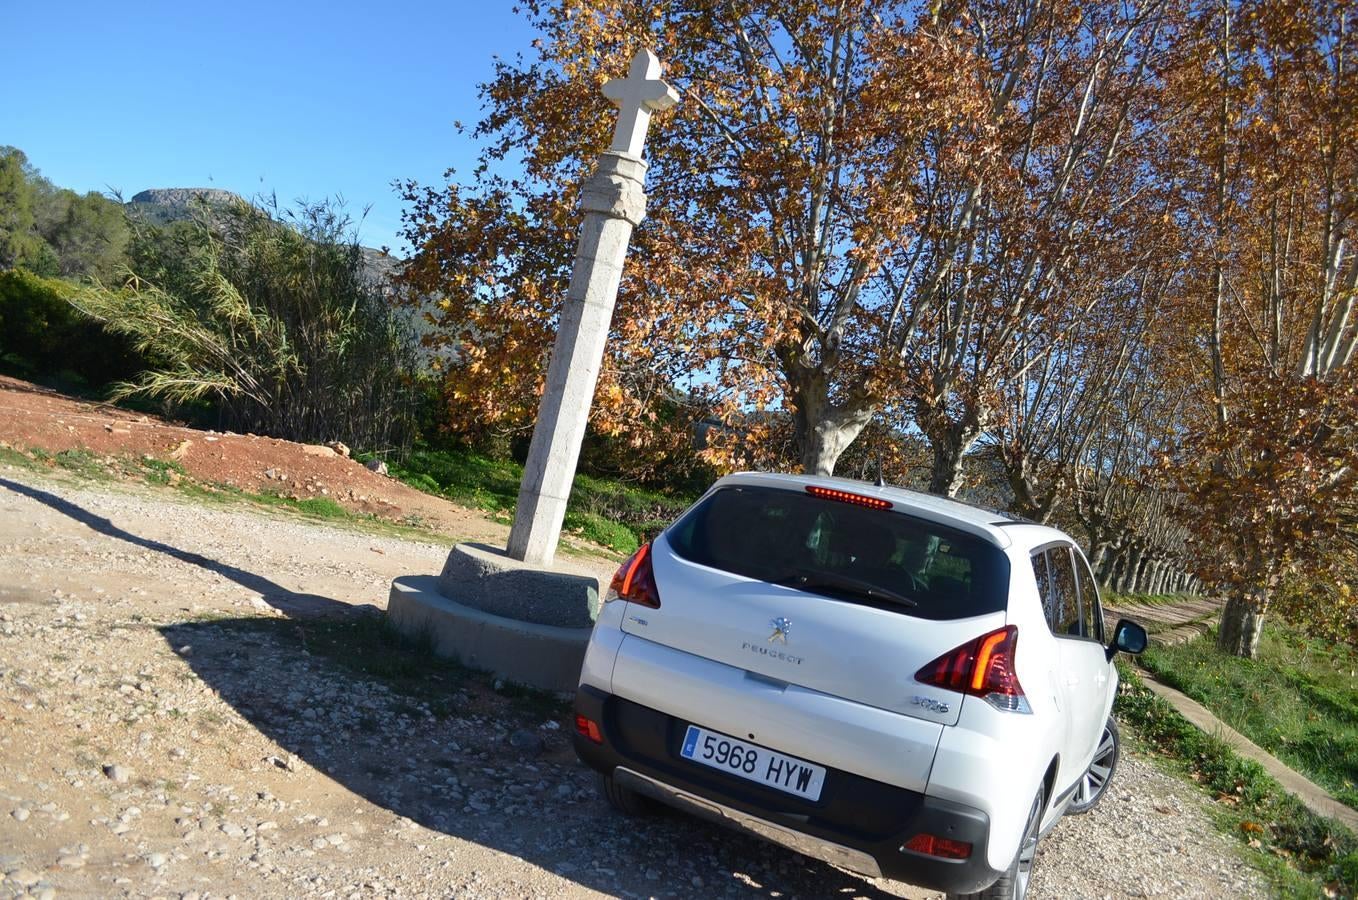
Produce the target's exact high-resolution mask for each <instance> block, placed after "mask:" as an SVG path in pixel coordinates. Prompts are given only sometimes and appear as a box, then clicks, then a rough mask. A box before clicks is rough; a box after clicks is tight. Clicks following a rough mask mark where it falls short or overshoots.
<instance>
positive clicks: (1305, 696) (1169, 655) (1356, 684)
mask: <svg viewBox="0 0 1358 900" xmlns="http://www.w3.org/2000/svg"><path fill="white" fill-rule="evenodd" d="M1142 663H1143V665H1145V666H1146V668H1147V669H1149V670H1150V671H1151V672H1153V673H1155V676H1156V677H1157V678H1159V679H1160V680H1161V681H1163V682H1165V683H1166V684H1170V685H1173V686H1174V687H1176V688H1178V689H1179V690H1181V691H1183V692H1184V693H1185V694H1187V695H1188V696H1190V697H1192V698H1193V699H1194V700H1197V701H1198V702H1199V703H1201V704H1202V705H1203V706H1206V707H1207V708H1208V709H1210V710H1212V712H1214V713H1215V714H1216V715H1217V716H1218V717H1220V718H1221V719H1222V721H1224V722H1226V723H1227V724H1228V725H1230V726H1231V727H1232V728H1234V729H1235V730H1236V731H1239V732H1240V733H1241V734H1243V735H1245V736H1246V737H1248V738H1249V739H1250V740H1252V741H1254V742H1255V743H1256V744H1258V745H1259V746H1261V747H1263V748H1264V749H1265V750H1267V751H1268V752H1269V753H1271V754H1273V755H1274V756H1276V757H1278V758H1279V759H1281V760H1282V761H1283V762H1285V763H1287V764H1288V765H1289V766H1291V767H1292V768H1294V769H1296V770H1297V771H1299V772H1301V773H1303V774H1304V775H1306V776H1307V777H1308V778H1310V779H1311V780H1312V781H1314V782H1316V783H1317V784H1320V785H1323V786H1324V787H1325V789H1326V790H1328V791H1329V792H1330V793H1331V794H1333V795H1334V796H1335V797H1336V798H1337V799H1338V800H1339V801H1340V802H1342V803H1345V804H1347V805H1348V806H1351V807H1354V808H1355V809H1358V651H1355V649H1354V648H1353V647H1350V646H1347V645H1344V644H1333V643H1330V642H1327V641H1319V640H1314V639H1311V638H1307V637H1306V636H1305V635H1303V634H1301V633H1300V632H1297V631H1293V630H1291V629H1288V628H1285V627H1283V626H1280V625H1276V624H1272V623H1269V624H1267V625H1266V626H1265V628H1264V633H1263V636H1262V637H1261V639H1260V641H1259V652H1258V655H1257V656H1256V658H1255V659H1242V658H1240V657H1237V656H1228V655H1226V654H1224V653H1218V652H1217V650H1216V649H1215V646H1214V637H1213V636H1212V635H1209V636H1208V637H1207V638H1202V639H1199V640H1196V641H1192V642H1190V643H1187V644H1178V645H1175V646H1171V647H1165V646H1158V645H1157V646H1153V647H1152V648H1151V649H1150V650H1148V651H1147V652H1146V653H1145V655H1144V656H1143V658H1142Z"/></svg>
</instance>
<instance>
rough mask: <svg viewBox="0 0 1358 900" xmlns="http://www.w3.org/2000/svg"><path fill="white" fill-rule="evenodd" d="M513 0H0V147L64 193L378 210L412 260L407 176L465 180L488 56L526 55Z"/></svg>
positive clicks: (369, 223)
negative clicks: (197, 192)
mask: <svg viewBox="0 0 1358 900" xmlns="http://www.w3.org/2000/svg"><path fill="white" fill-rule="evenodd" d="M511 6H512V3H511V2H509V0H485V2H479V3H478V2H470V3H468V2H461V0H445V2H442V3H438V2H432V0H415V2H394V3H373V2H365V3H356V2H349V0H335V2H328V3H321V2H314V0H274V2H260V0H232V2H228V3H216V2H201V0H176V2H160V0H157V2H144V0H127V2H123V3H111V2H108V0H102V2H61V0H49V2H40V0H0V8H3V9H4V20H5V24H6V29H7V32H8V33H7V34H6V35H5V36H4V39H3V40H0V83H3V84H4V85H5V91H4V93H5V99H4V101H3V102H0V145H4V144H10V145H13V146H15V147H18V148H19V149H21V150H23V151H24V152H25V153H26V154H27V155H28V158H29V160H30V162H32V163H33V164H34V165H36V166H37V167H38V168H39V169H40V170H41V171H42V173H43V175H45V176H46V177H47V178H48V179H50V180H51V181H52V182H53V183H54V184H56V185H58V186H59V187H69V188H72V189H74V190H77V191H81V192H84V191H90V190H97V191H106V190H109V189H118V190H121V191H122V192H123V195H124V196H125V197H131V196H132V195H133V194H135V193H136V192H138V191H141V190H144V189H146V188H151V187H218V188H224V189H226V190H231V191H235V192H237V193H239V194H242V195H245V196H253V195H256V194H259V193H261V192H263V193H269V192H276V193H277V195H278V199H279V201H280V202H289V201H292V200H294V199H296V198H303V197H305V198H308V199H312V200H318V199H321V198H323V197H326V196H334V195H337V194H338V195H341V196H343V197H344V199H345V201H346V202H347V204H348V208H349V210H350V211H351V213H354V214H357V213H358V212H360V211H361V210H362V209H363V207H365V206H371V210H370V212H369V213H368V217H367V220H366V221H365V223H364V224H363V226H362V231H361V237H362V239H363V242H364V243H365V244H369V245H371V246H381V245H383V244H386V245H390V246H392V247H393V248H396V249H399V246H400V245H399V243H398V239H397V232H398V230H399V227H400V215H401V208H402V204H401V202H400V199H399V197H398V196H397V194H396V193H395V191H393V190H392V188H391V183H392V181H394V180H396V179H405V178H414V179H416V180H418V181H420V182H421V183H424V184H436V183H442V176H443V171H444V170H445V169H447V168H448V167H450V166H451V167H455V168H456V169H457V170H458V172H459V175H462V174H467V175H469V174H470V171H471V168H472V165H473V164H474V160H475V154H476V147H475V146H474V145H473V144H472V142H471V139H470V137H469V136H467V135H462V136H459V135H458V134H457V133H456V131H455V129H454V126H453V122H454V121H455V120H461V121H462V122H463V123H464V124H466V125H468V126H471V125H474V124H475V123H476V122H477V121H478V120H479V118H480V102H479V100H478V98H477V93H476V88H477V85H478V84H479V83H480V82H482V81H485V80H487V79H488V78H489V77H490V74H491V67H492V65H493V57H494V56H495V55H497V54H498V55H500V56H502V57H505V58H512V57H513V55H514V54H515V53H520V52H521V53H523V54H525V55H528V54H529V53H530V46H529V45H530V42H531V41H532V39H533V37H534V34H533V32H532V30H531V29H530V28H529V26H528V24H527V22H526V21H525V20H524V19H523V17H522V16H520V15H516V14H515V13H513V12H512V10H511Z"/></svg>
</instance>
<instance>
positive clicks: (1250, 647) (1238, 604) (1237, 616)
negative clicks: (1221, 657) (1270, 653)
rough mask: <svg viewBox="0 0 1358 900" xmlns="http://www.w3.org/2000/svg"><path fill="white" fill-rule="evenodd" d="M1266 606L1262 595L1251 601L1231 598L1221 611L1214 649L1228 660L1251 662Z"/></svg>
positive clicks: (1234, 595)
mask: <svg viewBox="0 0 1358 900" xmlns="http://www.w3.org/2000/svg"><path fill="white" fill-rule="evenodd" d="M1266 606H1267V604H1266V603H1265V602H1264V597H1263V596H1262V594H1256V595H1255V596H1253V597H1249V596H1244V595H1241V594H1232V595H1231V598H1230V599H1229V600H1227V601H1226V607H1225V608H1224V609H1223V610H1222V611H1221V625H1220V627H1219V628H1218V629H1217V649H1218V650H1220V651H1221V652H1222V653H1229V654H1231V655H1232V656H1243V657H1245V658H1246V659H1254V656H1255V654H1256V653H1258V652H1259V635H1260V634H1261V633H1262V632H1263V630H1264V610H1265V607H1266Z"/></svg>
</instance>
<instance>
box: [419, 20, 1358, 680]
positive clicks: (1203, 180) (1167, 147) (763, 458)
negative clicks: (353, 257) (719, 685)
mask: <svg viewBox="0 0 1358 900" xmlns="http://www.w3.org/2000/svg"><path fill="white" fill-rule="evenodd" d="M525 8H526V11H527V14H528V15H529V16H530V17H531V18H532V19H533V21H534V23H535V24H536V26H537V27H538V29H539V30H540V31H541V33H542V37H541V38H540V40H539V41H537V42H536V47H537V53H536V57H535V58H533V59H529V60H523V59H518V60H514V61H504V62H502V63H500V64H499V66H498V68H497V70H496V73H495V76H494V78H493V79H492V80H491V81H490V82H489V83H488V84H486V85H485V86H484V91H483V95H484V99H485V102H486V107H487V115H486V117H485V119H484V120H483V121H482V123H481V124H480V125H479V126H478V127H477V129H476V131H475V135H476V136H477V137H478V138H480V139H482V140H483V141H484V142H485V152H484V157H483V165H482V166H481V167H479V168H478V169H477V171H476V172H475V173H474V174H473V177H472V178H471V179H470V180H469V181H468V182H465V183H461V184H459V183H453V184H449V185H447V186H443V187H421V186H418V185H415V184H413V183H412V184H408V185H406V193H407V197H408V200H409V201H410V206H409V210H408V214H407V220H406V221H407V229H406V234H407V237H408V239H409V240H410V242H411V243H412V245H413V246H415V247H416V248H417V250H418V253H417V255H416V256H415V258H414V259H413V260H412V262H411V264H410V266H409V268H408V270H407V281H408V284H409V285H410V286H411V287H412V288H413V289H414V290H416V291H417V292H419V293H421V294H425V295H438V296H442V297H444V298H446V299H445V301H444V304H443V314H442V316H441V323H440V324H441V325H442V326H443V328H442V331H441V333H440V334H439V335H436V337H435V340H436V341H438V340H442V341H444V342H447V343H450V344H455V345H457V346H458V347H459V348H460V352H459V354H458V355H457V356H456V357H455V360H454V364H453V366H452V368H451V370H450V372H449V378H448V384H447V395H448V398H449V401H450V403H452V404H454V405H456V407H457V409H458V418H459V420H460V421H462V422H463V423H464V425H465V426H466V427H469V428H473V429H483V430H484V429H490V430H495V429H514V428H521V427H524V426H525V425H526V423H528V422H529V421H530V420H531V416H532V413H533V410H534V409H535V406H536V399H535V398H536V397H537V395H538V392H539V391H540V389H541V373H542V368H543V367H540V366H526V365H523V360H524V359H525V357H531V358H538V359H542V358H545V353H546V348H547V347H549V345H550V341H551V339H552V337H553V334H554V326H555V319H556V315H557V312H558V309H559V302H560V298H561V297H563V296H564V294H565V287H566V283H567V281H568V278H569V266H570V254H571V249H572V247H573V234H572V233H573V229H574V227H575V223H576V221H577V219H576V215H575V208H574V204H575V201H576V197H577V196H578V187H579V184H580V182H581V181H582V180H583V178H584V177H585V176H586V175H587V174H588V167H589V166H590V165H591V163H592V160H593V159H594V157H595V155H596V153H597V152H598V151H599V149H601V148H602V147H604V146H606V145H607V139H608V133H607V132H608V128H609V126H610V123H611V121H612V117H611V116H610V114H609V113H608V110H607V106H606V102H605V101H604V100H603V99H602V95H601V94H600V92H599V87H600V85H601V83H602V81H603V80H605V79H606V78H608V77H610V76H611V75H613V74H615V73H616V72H619V71H622V70H623V69H625V61H626V60H627V59H628V58H629V56H630V55H631V54H632V53H633V52H634V51H635V50H636V49H637V48H638V47H641V46H648V47H653V48H655V49H656V51H657V52H658V53H659V55H660V56H661V58H662V60H664V61H665V62H666V65H667V72H666V77H667V79H668V80H670V81H671V82H672V83H674V84H675V85H676V87H677V88H678V89H679V90H680V93H681V97H682V100H681V103H680V104H679V106H678V107H677V108H676V110H675V112H674V113H672V114H669V115H667V116H665V117H662V118H661V119H659V120H658V121H657V123H656V127H654V128H653V129H652V131H651V139H650V142H649V145H648V157H649V162H650V166H651V168H650V172H649V174H648V191H649V195H650V198H649V206H648V216H649V217H648V219H647V221H646V222H645V223H643V225H642V226H641V228H640V229H639V230H638V231H637V233H636V236H635V238H634V245H633V246H634V249H633V252H632V255H631V257H630V259H629V261H628V265H627V269H626V271H625V273H624V277H623V284H622V290H621V294H620V298H619V305H618V311H617V314H616V316H615V320H614V326H613V327H614V335H613V339H612V341H611V353H610V355H609V357H608V359H607V360H606V363H605V368H604V371H603V374H602V375H601V377H600V384H599V389H598V393H597V395H596V400H595V408H594V419H593V426H594V428H595V429H596V431H597V432H599V433H601V434H604V435H611V436H614V437H622V438H623V439H626V440H630V441H632V442H633V443H634V444H635V445H636V448H637V456H636V460H637V461H638V464H639V465H644V464H654V463H655V461H656V460H657V459H660V458H663V457H664V456H665V455H666V454H668V453H672V452H673V451H674V450H675V449H676V448H678V447H682V446H683V444H684V442H685V440H686V436H687V434H688V433H689V430H690V428H691V422H692V420H694V419H697V418H701V417H715V418H717V419H718V420H720V421H721V422H723V423H725V425H726V427H720V428H716V429H713V430H712V431H711V432H710V434H711V435H712V436H713V438H714V439H713V440H711V441H710V442H709V445H708V448H707V451H706V453H707V455H708V457H709V459H710V460H711V461H713V462H714V463H716V464H718V465H722V466H732V465H764V466H788V465H796V466H800V467H801V468H802V469H804V470H805V471H808V472H818V473H829V472H833V471H834V470H835V468H836V465H837V463H838V462H839V461H840V459H841V457H843V456H844V455H845V454H846V453H848V457H853V458H856V459H863V458H868V457H878V458H881V459H882V460H883V464H884V466H885V467H886V468H887V469H888V470H889V474H895V475H896V476H897V477H898V478H904V480H908V481H918V482H920V483H921V484H922V485H923V486H926V487H928V488H929V489H930V490H933V491H935V492H938V493H942V494H948V495H952V494H956V493H957V492H958V491H959V490H961V489H962V488H963V487H965V486H966V485H965V483H964V482H965V475H966V472H967V466H966V465H965V464H966V462H967V461H968V460H976V459H981V458H985V459H988V460H991V461H993V466H991V467H990V468H991V469H995V470H997V471H999V472H1001V473H1002V474H1003V480H1004V483H1005V485H1006V486H1007V488H1008V490H1007V492H1006V493H1007V496H1006V498H1005V499H1006V500H1008V501H1009V502H1010V503H1011V505H1012V506H1013V508H1014V509H1015V510H1016V511H1019V512H1022V513H1024V514H1026V515H1028V516H1031V517H1033V518H1035V519H1038V520H1039V521H1047V520H1053V521H1058V522H1061V523H1063V524H1066V525H1069V526H1071V527H1074V528H1077V529H1078V530H1080V531H1082V532H1083V533H1084V534H1085V535H1086V537H1087V539H1088V544H1089V548H1090V552H1091V558H1092V559H1093V561H1094V562H1095V564H1096V565H1097V566H1098V567H1099V570H1100V573H1101V575H1102V576H1103V577H1104V579H1105V580H1106V581H1107V582H1109V583H1111V584H1113V585H1115V586H1118V587H1128V586H1135V587H1152V588H1165V587H1168V588H1187V587H1194V586H1197V584H1199V579H1200V580H1201V581H1200V583H1202V584H1204V585H1206V586H1208V587H1210V588H1212V589H1223V590H1225V591H1226V592H1227V593H1228V594H1229V596H1230V598H1231V602H1230V605H1229V606H1228V613H1229V615H1228V617H1227V618H1228V621H1227V622H1226V625H1225V627H1223V628H1222V630H1221V635H1222V642H1223V646H1226V647H1228V648H1229V649H1230V650H1232V651H1233V652H1238V653H1244V654H1250V653H1252V652H1253V647H1254V642H1255V641H1256V640H1257V634H1258V629H1257V626H1258V622H1259V617H1260V616H1261V615H1262V613H1263V611H1264V609H1265V608H1266V607H1267V604H1268V603H1269V602H1270V600H1271V599H1273V598H1282V597H1312V598H1313V597H1314V596H1315V592H1316V591H1318V590H1319V591H1324V592H1326V596H1327V597H1328V598H1330V599H1331V600H1332V601H1333V602H1332V603H1331V605H1330V606H1327V607H1326V608H1330V609H1338V610H1339V614H1338V615H1337V616H1333V617H1331V624H1332V625H1334V627H1335V628H1336V629H1340V630H1342V629H1343V628H1345V627H1349V628H1352V627H1354V623H1353V622H1352V620H1351V618H1347V619H1346V616H1351V615H1352V613H1351V611H1352V610H1353V600H1352V597H1351V593H1345V589H1344V588H1343V586H1344V585H1345V584H1349V583H1352V580H1353V575H1354V570H1355V565H1354V560H1355V558H1356V557H1358V543H1356V541H1355V533H1356V529H1358V458H1355V456H1354V453H1355V449H1354V448H1355V447H1358V434H1356V433H1355V428H1356V423H1358V406H1355V390H1356V388H1355V383H1358V378H1355V377H1354V374H1355V372H1354V369H1355V366H1354V348H1355V343H1356V342H1358V322H1356V321H1355V316H1354V309H1353V308H1354V303H1355V287H1358V265H1355V262H1354V248H1353V238H1354V235H1353V231H1354V228H1355V221H1354V211H1355V210H1354V204H1355V184H1358V165H1356V164H1358V157H1356V156H1355V154H1358V140H1355V138H1358V134H1355V129H1356V128H1358V103H1355V100H1356V99H1358V97H1355V90H1356V89H1358V68H1356V67H1358V46H1356V45H1355V36H1354V31H1355V27H1356V26H1358V10H1355V8H1354V7H1353V5H1352V4H1348V3H1341V2H1323V0H1322V2H1307V3H1302V2H1296V0H1265V2H1259V3H1251V4H1240V3H1237V2H1232V0H1120V2H1111V0H1056V2H1051V0H1020V2H998V0H995V2H947V0H943V2H936V3H932V4H928V5H920V4H917V3H901V2H891V0H841V2H836V3H823V2H818V0H799V2H773V0H746V2H741V3H732V2H730V0H669V2H647V3H636V2H631V0H559V2H555V3H548V2H540V0H533V2H528V3H526V4H525ZM507 163H509V164H512V165H507ZM520 164H521V169H520ZM510 171H514V173H515V174H512V175H511V174H507V173H509V172H510ZM676 402H677V403H679V405H680V406H681V407H682V408H684V409H686V410H687V411H688V413H689V414H688V415H687V416H682V415H678V416H677V415H673V414H669V415H657V413H656V411H657V409H660V408H665V409H668V410H672V409H673V407H674V405H675V404H676ZM916 441H923V444H924V447H925V448H926V450H927V460H926V461H925V462H926V465H925V467H926V469H927V471H926V472H925V473H924V476H925V477H922V478H918V479H916V478H914V477H910V476H912V475H914V474H915V473H913V472H906V471H901V470H900V469H901V467H902V466H904V465H905V464H907V463H908V462H909V459H910V457H911V454H909V453H906V452H903V451H902V449H901V448H902V447H903V446H904V445H907V444H913V443H914V442H916ZM848 457H846V458H848ZM893 466H896V467H897V468H896V470H895V471H892V467H893ZM982 468H984V467H982ZM1345 604H1347V606H1346V605H1345ZM1312 605H1314V604H1312ZM1312 618H1313V619H1315V618H1316V617H1315V616H1312Z"/></svg>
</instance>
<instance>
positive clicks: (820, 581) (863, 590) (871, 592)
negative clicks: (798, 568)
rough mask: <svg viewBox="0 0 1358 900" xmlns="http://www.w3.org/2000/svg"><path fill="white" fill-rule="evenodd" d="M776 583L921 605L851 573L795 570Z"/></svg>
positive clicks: (803, 588) (804, 588)
mask: <svg viewBox="0 0 1358 900" xmlns="http://www.w3.org/2000/svg"><path fill="white" fill-rule="evenodd" d="M773 583H774V584H778V585H783V586H784V587H790V588H796V589H797V590H807V591H816V590H826V591H836V592H839V593H844V594H851V595H853V596H856V597H862V598H864V599H867V600H885V601H886V602H888V603H895V604H897V605H898V606H919V601H918V600H914V599H911V598H910V597H906V596H905V595H904V594H898V593H896V592H895V591H891V590H887V589H886V588H884V587H880V586H879V585H875V584H873V583H871V582H868V581H863V580H862V579H859V578H853V577H851V576H849V575H839V574H836V573H834V572H794V573H793V574H791V575H788V576H786V577H783V578H779V579H778V580H777V581H775V582H773Z"/></svg>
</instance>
